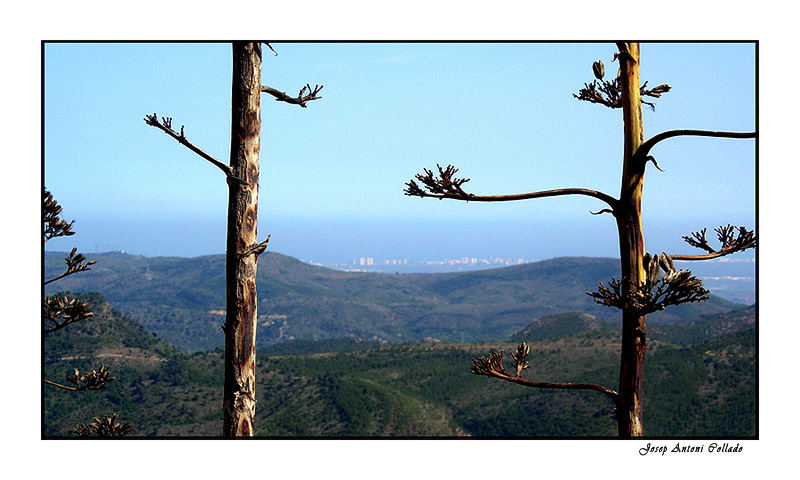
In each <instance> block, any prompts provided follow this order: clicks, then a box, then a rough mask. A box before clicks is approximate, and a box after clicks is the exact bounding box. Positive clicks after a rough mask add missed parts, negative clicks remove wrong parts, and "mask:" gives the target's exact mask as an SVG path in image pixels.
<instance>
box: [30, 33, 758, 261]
mask: <svg viewBox="0 0 800 480" xmlns="http://www.w3.org/2000/svg"><path fill="white" fill-rule="evenodd" d="M273 46H274V48H275V49H276V50H277V51H278V53H279V55H278V56H273V55H272V54H271V52H270V51H269V50H267V49H265V53H264V59H263V70H262V83H264V84H265V85H269V86H272V87H274V88H278V89H280V90H284V91H286V92H288V93H292V94H296V93H297V91H298V90H299V88H300V87H301V86H302V85H304V84H306V83H310V84H311V85H314V84H322V85H324V89H323V90H322V92H321V94H322V97H323V98H322V99H321V100H318V101H315V102H311V103H310V104H309V107H308V108H306V109H302V108H299V107H297V106H293V105H288V104H285V103H280V102H275V101H274V100H272V98H271V97H268V96H264V97H263V100H262V146H261V191H260V205H259V232H260V236H261V237H262V238H263V237H264V236H266V234H268V233H269V234H271V235H272V242H271V245H270V248H271V250H273V251H278V252H281V253H286V254H290V255H293V256H296V257H299V258H301V259H304V260H310V261H321V262H323V263H326V262H327V263H335V262H339V261H342V262H344V261H348V260H349V259H350V258H351V257H354V256H375V257H379V258H383V257H387V258H393V257H394V258H398V257H400V258H401V257H407V258H409V259H412V258H414V259H416V258H420V259H423V258H440V257H443V256H461V255H469V256H488V255H496V256H513V257H523V258H529V259H541V258H549V257H553V256H558V255H608V256H615V255H617V247H616V229H615V226H614V222H613V219H612V218H611V217H610V216H608V215H601V216H592V215H590V214H589V211H590V210H599V209H601V208H602V207H603V206H604V205H603V204H601V203H600V202H598V201H596V200H594V199H590V198H587V197H560V198H553V199H539V200H528V201H524V202H516V203H503V204H474V203H471V204H466V203H462V202H451V201H437V200H432V199H419V198H410V197H406V196H404V195H403V194H402V190H403V187H404V183H405V182H406V181H408V179H410V178H411V177H412V176H413V175H414V174H415V173H417V172H420V171H421V170H422V168H423V167H428V168H432V167H434V166H435V165H436V164H437V163H440V164H442V165H445V164H448V163H452V164H454V165H456V166H457V167H458V168H459V169H460V173H461V174H462V175H463V176H465V177H469V178H471V179H472V180H471V181H470V182H469V183H468V184H466V186H467V187H469V188H468V190H469V191H472V192H473V193H476V194H502V193H522V192H529V191H534V190H543V189H550V188H558V187H586V188H593V189H597V190H601V191H604V192H607V193H609V194H612V195H615V196H616V195H617V194H618V191H619V179H620V174H621V168H622V167H621V155H622V153H621V149H622V132H621V126H622V120H621V112H620V111H619V110H609V109H606V108H604V107H601V106H599V105H593V104H589V103H586V102H580V101H578V100H576V99H574V98H573V97H572V94H573V93H575V92H577V91H578V89H580V88H581V87H582V86H583V83H584V82H589V81H590V80H591V79H592V78H593V76H592V71H591V64H592V62H593V61H594V60H602V61H603V62H604V63H605V64H606V71H607V72H608V75H613V74H614V73H615V71H616V64H615V63H613V62H612V61H611V59H612V55H613V53H614V51H615V48H614V45H613V44H600V43H555V44H552V43H434V44H431V43H275V44H274V45H273ZM44 60H45V63H44V65H45V76H44V101H45V108H44V113H45V129H44V135H45V150H44V154H45V164H44V165H45V183H46V185H47V187H48V188H49V189H50V190H51V191H52V192H53V194H54V195H55V196H56V198H57V200H58V201H59V202H60V203H61V204H62V205H63V206H64V214H65V216H67V217H69V218H70V219H72V218H74V219H76V223H75V230H76V231H77V232H78V234H77V235H75V236H74V237H70V238H68V239H65V240H64V241H58V240H53V241H51V242H49V243H48V249H63V250H66V249H68V248H71V246H78V247H79V249H81V250H82V251H85V252H92V251H96V250H100V251H104V250H110V249H122V250H125V251H128V252H131V253H138V254H145V255H180V256H195V255H204V254H212V253H222V252H223V251H224V242H225V214H226V201H227V193H226V192H227V190H226V184H225V182H224V180H223V178H222V173H221V172H219V170H217V169H216V168H215V167H213V166H212V165H211V164H209V163H207V162H206V161H204V160H202V159H201V158H200V157H198V156H196V155H195V154H193V153H192V152H190V151H189V150H188V149H186V148H184V147H182V146H180V145H179V144H177V142H175V141H174V140H172V139H171V138H169V137H167V136H166V135H164V134H163V133H161V132H160V131H158V130H156V129H154V128H152V127H149V126H147V125H146V124H145V123H144V121H143V120H142V119H143V117H144V116H145V115H146V114H152V113H154V112H156V113H158V114H159V115H160V116H161V115H166V116H171V117H173V119H174V120H173V122H174V123H175V125H176V127H178V126H180V125H184V126H185V132H186V135H187V137H188V139H189V140H190V141H192V142H193V143H195V144H196V145H198V146H200V147H201V148H203V149H204V150H205V151H206V152H208V153H210V154H211V155H214V156H215V157H216V158H218V159H220V160H221V161H223V162H225V163H227V162H228V147H229V129H230V126H229V122H230V118H229V116H230V113H229V105H230V75H231V60H230V46H229V45H228V44H225V43H220V44H180V43H172V44H146V43H145V44H136V43H134V44H103V43H89V44H61V43H51V44H47V45H46V46H45V57H44ZM755 63H756V62H755V46H754V45H753V44H746V43H745V44H725V43H703V44H697V43H677V44H668V43H654V44H644V45H643V46H642V79H643V80H647V81H649V85H650V86H654V85H658V84H660V83H668V84H669V85H671V86H672V91H671V92H669V93H667V94H666V95H664V96H662V97H661V98H660V99H656V100H655V102H656V104H657V106H656V110H655V111H651V110H650V109H649V108H648V107H645V109H644V123H645V135H646V137H649V136H652V135H654V134H656V133H658V132H660V131H663V130H669V129H674V128H698V129H710V130H732V131H752V130H754V129H755V119H756V106H755ZM652 153H653V154H654V156H655V157H656V158H657V160H658V163H659V165H660V166H661V168H662V169H664V172H658V171H657V170H655V169H653V168H650V169H649V170H648V173H647V177H646V180H645V192H644V201H643V211H644V222H645V229H646V246H647V247H648V250H653V251H661V250H670V251H678V250H684V251H686V249H687V248H688V247H684V246H683V241H682V240H681V238H680V237H681V236H682V235H686V234H688V233H690V232H691V231H696V230H698V229H700V228H702V227H704V226H707V227H709V230H710V229H711V228H713V227H715V226H719V225H721V224H727V223H735V224H745V225H748V226H750V227H754V226H755V141H754V140H730V139H708V138H688V137H681V138H675V139H671V140H667V141H665V142H663V143H661V144H659V145H658V146H657V147H656V148H655V149H654V150H653V152H652Z"/></svg>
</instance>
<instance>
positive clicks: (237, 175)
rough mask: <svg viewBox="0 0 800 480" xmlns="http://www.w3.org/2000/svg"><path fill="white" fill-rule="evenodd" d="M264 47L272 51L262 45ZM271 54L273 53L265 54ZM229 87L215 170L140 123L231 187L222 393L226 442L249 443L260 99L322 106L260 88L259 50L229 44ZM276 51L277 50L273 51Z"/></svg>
mask: <svg viewBox="0 0 800 480" xmlns="http://www.w3.org/2000/svg"><path fill="white" fill-rule="evenodd" d="M267 46H269V44H267ZM269 48H270V49H271V50H272V47H271V46H269ZM232 50H233V78H232V83H231V145H230V163H229V164H228V165H226V164H224V163H222V162H220V161H219V160H217V159H215V158H214V157H212V156H211V155H209V154H207V153H205V152H204V151H203V150H201V149H200V148H198V147H196V146H195V145H193V144H192V143H190V142H189V141H188V140H187V139H186V136H185V135H184V129H183V126H181V128H180V131H179V132H178V131H175V130H173V128H172V119H171V118H168V117H162V118H161V120H159V118H158V116H157V115H156V114H155V113H154V114H152V115H147V116H146V117H145V122H146V123H147V124H148V125H151V126H153V127H156V128H159V129H160V130H162V131H164V132H165V133H166V134H168V135H169V136H171V137H172V138H174V139H175V140H177V141H178V142H179V143H181V144H182V145H184V146H186V147H187V148H189V149H190V150H192V151H193V152H195V153H197V154H198V155H200V156H201V157H202V158H204V159H205V160H207V161H209V162H210V163H211V164H213V165H214V166H216V167H217V168H219V169H220V170H222V172H223V173H224V174H225V179H226V181H227V183H228V223H227V225H228V229H227V243H226V257H225V286H226V316H225V325H224V327H223V330H224V333H225V382H224V387H223V391H224V393H223V419H224V420H223V436H224V437H227V438H233V437H251V436H253V435H254V433H255V432H254V428H253V421H254V418H255V408H256V398H255V367H256V318H257V314H258V312H257V292H256V267H257V262H258V256H259V255H260V254H262V253H263V252H264V251H265V250H266V248H267V244H268V242H269V236H267V238H266V239H265V240H264V241H262V242H258V236H257V228H256V227H257V225H256V224H257V219H258V181H259V153H260V148H261V92H265V93H268V94H270V95H272V96H273V97H275V99H276V100H277V101H282V102H287V103H291V104H295V105H299V106H301V107H304V108H305V107H306V103H307V102H309V101H312V100H317V99H319V98H322V97H320V96H318V93H319V91H320V90H321V89H322V86H319V85H317V86H315V87H314V88H313V89H312V88H311V86H310V85H306V86H304V87H303V88H302V89H301V90H300V93H299V94H298V95H297V96H296V97H292V96H290V95H287V94H286V93H284V92H281V91H279V90H276V89H274V88H272V87H267V86H262V85H261V43H260V42H233V48H232ZM273 51H274V50H273Z"/></svg>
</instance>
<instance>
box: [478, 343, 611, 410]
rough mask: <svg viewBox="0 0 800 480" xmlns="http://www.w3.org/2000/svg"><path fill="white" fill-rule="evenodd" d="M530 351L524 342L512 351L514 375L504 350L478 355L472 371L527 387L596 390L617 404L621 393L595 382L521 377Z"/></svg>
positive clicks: (526, 366) (527, 364)
mask: <svg viewBox="0 0 800 480" xmlns="http://www.w3.org/2000/svg"><path fill="white" fill-rule="evenodd" d="M529 353H530V346H529V345H528V344H527V343H525V342H523V343H521V344H520V345H519V346H518V347H517V350H516V352H514V353H512V357H513V358H514V363H515V369H516V374H515V375H514V376H511V375H509V373H508V372H507V371H506V370H505V368H504V367H503V352H491V353H489V355H487V356H485V357H478V358H475V359H473V360H472V369H471V372H472V373H473V374H474V375H486V376H488V377H494V378H499V379H501V380H506V381H508V382H512V383H517V384H519V385H524V386H526V387H532V388H549V389H557V390H594V391H596V392H600V393H603V394H605V395H607V396H608V397H609V398H610V399H611V400H612V401H614V403H615V404H616V403H617V401H618V399H619V395H618V394H617V392H615V391H614V390H611V389H610V388H607V387H604V386H602V385H597V384H594V383H553V382H531V381H528V380H525V379H523V378H521V377H520V373H521V372H522V370H524V369H525V368H528V366H529V363H528V362H527V361H526V358H527V357H528V354H529Z"/></svg>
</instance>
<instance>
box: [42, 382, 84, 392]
mask: <svg viewBox="0 0 800 480" xmlns="http://www.w3.org/2000/svg"><path fill="white" fill-rule="evenodd" d="M42 382H44V383H45V384H47V385H52V386H54V387H58V388H63V389H64V390H69V391H72V392H77V391H78V387H68V386H66V385H61V384H60V383H56V382H53V381H50V380H42Z"/></svg>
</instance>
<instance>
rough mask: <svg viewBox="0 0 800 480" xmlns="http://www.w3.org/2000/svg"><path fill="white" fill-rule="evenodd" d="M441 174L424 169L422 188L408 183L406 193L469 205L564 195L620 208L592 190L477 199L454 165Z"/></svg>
mask: <svg viewBox="0 0 800 480" xmlns="http://www.w3.org/2000/svg"><path fill="white" fill-rule="evenodd" d="M436 168H437V169H438V170H439V175H438V177H435V176H434V173H433V171H431V170H428V169H427V168H424V169H423V170H424V172H425V173H424V174H422V173H418V174H417V175H416V176H415V178H416V179H417V180H419V181H420V182H421V183H422V186H420V185H419V184H417V182H416V181H414V180H413V179H412V180H409V181H408V182H407V183H406V188H405V190H403V193H405V194H406V195H408V196H412V197H428V198H438V199H442V198H450V199H453V200H465V201H469V202H510V201H516V200H527V199H531V198H543V197H558V196H563V195H585V196H589V197H593V198H596V199H598V200H602V201H603V202H605V203H607V204H608V205H609V206H610V207H611V209H612V212H613V210H614V209H615V208H616V207H617V203H618V202H617V199H616V198H614V197H612V196H611V195H608V194H605V193H603V192H599V191H597V190H590V189H587V188H558V189H554V190H542V191H538V192H530V193H520V194H514V195H475V194H472V193H467V192H466V191H464V189H463V188H461V186H462V185H463V184H465V183H467V182H468V181H469V179H468V178H456V177H454V175H455V174H456V172H458V169H457V168H455V167H454V166H452V165H448V166H447V167H446V168H442V167H441V166H440V165H438V164H437V165H436Z"/></svg>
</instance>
